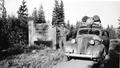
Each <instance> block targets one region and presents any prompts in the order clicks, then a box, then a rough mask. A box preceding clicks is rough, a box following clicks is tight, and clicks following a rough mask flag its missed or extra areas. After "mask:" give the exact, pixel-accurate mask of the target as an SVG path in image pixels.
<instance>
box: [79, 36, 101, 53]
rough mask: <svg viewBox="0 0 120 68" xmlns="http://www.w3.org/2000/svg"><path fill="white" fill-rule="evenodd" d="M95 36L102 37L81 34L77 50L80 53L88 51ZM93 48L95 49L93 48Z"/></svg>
mask: <svg viewBox="0 0 120 68" xmlns="http://www.w3.org/2000/svg"><path fill="white" fill-rule="evenodd" d="M94 37H97V38H98V39H101V38H100V37H99V36H97V35H81V36H79V37H77V45H78V50H77V52H78V53H79V54H85V53H87V50H88V48H89V47H90V44H89V41H90V40H93V38H94ZM93 47H94V46H93ZM91 50H95V49H91Z"/></svg>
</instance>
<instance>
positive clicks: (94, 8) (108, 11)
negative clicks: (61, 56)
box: [5, 0, 120, 27]
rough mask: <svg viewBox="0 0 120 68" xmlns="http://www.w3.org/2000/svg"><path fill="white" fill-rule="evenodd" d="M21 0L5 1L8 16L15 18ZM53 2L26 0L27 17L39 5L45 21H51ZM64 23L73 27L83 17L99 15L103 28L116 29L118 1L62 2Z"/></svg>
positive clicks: (119, 3) (70, 0)
mask: <svg viewBox="0 0 120 68" xmlns="http://www.w3.org/2000/svg"><path fill="white" fill-rule="evenodd" d="M21 1H22V0H5V7H6V10H7V14H8V15H15V16H17V11H18V8H19V7H20V5H21ZM54 1H55V0H26V2H27V3H26V4H27V7H28V13H29V15H31V14H32V12H33V9H34V8H37V9H39V8H40V6H41V4H42V5H43V10H44V11H45V17H46V20H47V21H48V20H49V21H50V22H51V20H52V11H53V8H54ZM59 1H60V0H59ZM63 3H64V12H65V22H67V21H68V20H69V21H70V24H73V25H75V24H76V22H77V21H80V20H81V19H82V17H83V16H89V17H92V16H94V15H99V16H100V19H101V22H102V25H103V27H107V25H113V26H114V27H118V21H117V19H118V17H120V1H119V0H110V1H109V0H63Z"/></svg>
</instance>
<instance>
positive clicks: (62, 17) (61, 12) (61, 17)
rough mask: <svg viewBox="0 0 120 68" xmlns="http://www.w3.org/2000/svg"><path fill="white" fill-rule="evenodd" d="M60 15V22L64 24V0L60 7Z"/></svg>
mask: <svg viewBox="0 0 120 68" xmlns="http://www.w3.org/2000/svg"><path fill="white" fill-rule="evenodd" d="M59 13H60V14H59V17H60V22H61V23H60V24H64V19H65V16H64V4H63V1H62V0H61V4H60V9H59Z"/></svg>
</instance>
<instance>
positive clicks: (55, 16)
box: [52, 0, 59, 25]
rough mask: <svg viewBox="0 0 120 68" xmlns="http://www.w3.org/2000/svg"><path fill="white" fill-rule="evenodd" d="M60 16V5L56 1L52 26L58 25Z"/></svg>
mask: <svg viewBox="0 0 120 68" xmlns="http://www.w3.org/2000/svg"><path fill="white" fill-rule="evenodd" d="M58 16H59V3H58V1H57V0H55V7H54V10H53V15H52V25H56V23H57V22H58Z"/></svg>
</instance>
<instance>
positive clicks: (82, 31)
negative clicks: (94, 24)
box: [79, 29, 88, 34]
mask: <svg viewBox="0 0 120 68" xmlns="http://www.w3.org/2000/svg"><path fill="white" fill-rule="evenodd" d="M79 34H88V30H87V29H86V30H80V31H79Z"/></svg>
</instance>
